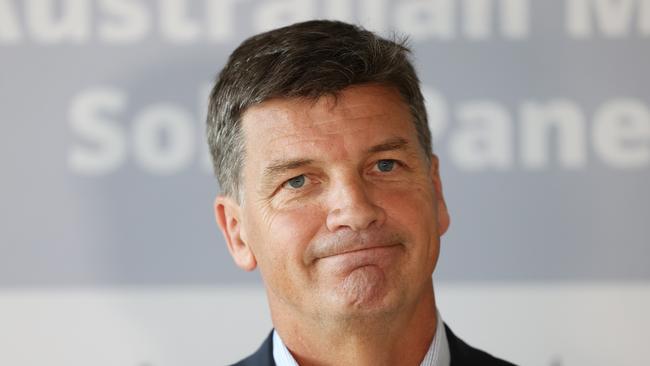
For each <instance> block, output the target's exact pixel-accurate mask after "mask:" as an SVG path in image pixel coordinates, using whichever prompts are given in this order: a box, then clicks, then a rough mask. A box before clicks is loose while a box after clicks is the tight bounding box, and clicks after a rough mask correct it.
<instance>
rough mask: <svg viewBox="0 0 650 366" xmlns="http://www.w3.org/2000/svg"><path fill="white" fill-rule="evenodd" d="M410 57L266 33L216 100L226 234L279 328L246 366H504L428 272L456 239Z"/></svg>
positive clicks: (250, 46) (341, 41)
mask: <svg viewBox="0 0 650 366" xmlns="http://www.w3.org/2000/svg"><path fill="white" fill-rule="evenodd" d="M408 53H409V50H408V49H407V48H406V47H405V46H404V45H402V44H399V43H396V42H392V41H388V40H385V39H382V38H380V37H378V36H376V35H375V34H373V33H371V32H368V31H365V30H363V29H360V28H358V27H355V26H352V25H349V24H345V23H340V22H333V21H310V22H305V23H298V24H294V25H291V26H288V27H284V28H280V29H276V30H273V31H270V32H267V33H263V34H259V35H256V36H254V37H252V38H250V39H248V40H246V41H244V43H242V44H241V45H240V46H239V47H238V48H237V49H236V50H235V51H234V52H233V53H232V55H231V56H230V59H229V60H228V63H227V65H226V66H225V67H224V69H223V70H222V71H221V73H220V75H219V78H218V80H217V83H216V85H215V87H214V89H213V90H212V93H211V95H210V108H209V112H208V113H209V114H208V128H207V133H208V141H209V144H210V149H211V153H212V157H213V161H214V169H215V172H216V175H217V178H218V180H219V183H220V185H221V188H222V190H223V192H222V194H221V195H219V196H218V197H217V198H216V201H215V206H214V209H215V215H216V219H217V223H218V225H219V227H220V229H221V231H222V232H223V235H224V237H225V239H226V242H227V245H228V249H229V251H230V253H231V254H232V257H233V258H234V260H235V262H236V264H237V265H238V266H239V267H241V268H243V269H244V270H247V271H251V270H253V269H255V268H259V269H260V272H261V275H262V279H263V281H264V283H265V286H266V291H267V297H268V302H269V306H270V310H271V318H272V321H273V325H274V328H275V329H274V330H273V331H272V332H271V334H270V335H269V337H268V338H267V340H266V341H265V342H264V343H263V345H262V347H261V348H260V349H259V350H258V351H257V352H256V353H255V354H253V355H252V356H250V357H249V358H247V359H245V360H243V361H241V362H240V363H238V365H276V364H277V365H296V364H299V365H420V364H423V365H445V366H447V365H508V364H509V363H507V362H505V361H501V360H498V359H496V358H493V357H492V356H490V355H488V354H487V353H484V352H482V351H479V350H476V349H474V348H471V347H470V346H468V345H466V344H465V343H463V342H462V341H461V340H459V339H458V338H457V337H456V336H455V335H454V334H453V333H452V332H451V331H450V330H449V328H448V327H446V326H445V325H444V324H443V322H442V320H441V318H440V316H439V314H438V312H437V310H436V303H435V296H434V291H433V283H432V278H431V277H432V273H433V270H434V268H435V265H436V262H437V259H438V253H439V248H440V236H441V235H442V234H444V233H445V231H446V230H447V227H448V226H449V215H448V213H447V208H446V206H445V202H444V199H443V196H442V185H441V182H440V176H439V173H438V159H437V157H436V156H435V155H433V154H432V152H431V151H432V150H431V134H430V132H429V128H428V123H427V116H426V111H425V107H424V102H423V98H422V94H421V92H420V88H419V81H418V78H417V76H416V74H415V71H414V68H413V66H412V65H411V63H410V61H409V60H408Z"/></svg>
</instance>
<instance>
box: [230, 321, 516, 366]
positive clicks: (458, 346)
mask: <svg viewBox="0 0 650 366" xmlns="http://www.w3.org/2000/svg"><path fill="white" fill-rule="evenodd" d="M445 333H447V341H448V342H449V353H450V355H451V366H474V365H477V366H508V365H510V366H512V365H513V364H512V363H510V362H507V361H504V360H500V359H498V358H495V357H493V356H491V355H490V354H488V353H486V352H483V351H481V350H478V349H476V348H473V347H472V346H469V345H468V344H467V343H465V342H463V341H462V340H461V339H460V338H458V337H456V335H455V334H454V333H453V332H452V331H451V329H449V327H448V326H447V324H445ZM233 366H275V362H274V361H273V332H271V334H269V336H268V337H266V340H265V341H264V343H262V346H261V347H260V348H259V349H258V350H257V351H256V352H255V353H253V354H252V355H250V356H248V357H247V358H245V359H243V360H241V361H239V362H237V363H236V364H234V365H233Z"/></svg>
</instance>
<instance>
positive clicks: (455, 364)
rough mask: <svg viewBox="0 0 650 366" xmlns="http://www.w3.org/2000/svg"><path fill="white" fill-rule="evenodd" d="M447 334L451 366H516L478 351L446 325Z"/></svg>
mask: <svg viewBox="0 0 650 366" xmlns="http://www.w3.org/2000/svg"><path fill="white" fill-rule="evenodd" d="M445 334H446V335H447V342H448V343H449V353H450V356H451V366H471V365H481V366H514V364H512V363H510V362H508V361H504V360H501V359H498V358H496V357H494V356H492V355H490V354H489V353H487V352H484V351H481V350H479V349H476V348H474V347H472V346H470V345H468V344H467V343H465V342H464V341H463V340H462V339H460V338H458V337H456V335H455V334H454V333H453V332H452V331H451V329H449V327H448V326H447V325H446V324H445Z"/></svg>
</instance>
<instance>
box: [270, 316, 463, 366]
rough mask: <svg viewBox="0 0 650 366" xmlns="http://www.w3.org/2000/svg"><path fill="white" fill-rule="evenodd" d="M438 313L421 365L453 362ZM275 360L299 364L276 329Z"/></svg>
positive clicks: (280, 363) (285, 365)
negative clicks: (433, 333)
mask: <svg viewBox="0 0 650 366" xmlns="http://www.w3.org/2000/svg"><path fill="white" fill-rule="evenodd" d="M437 315H438V316H437V318H438V323H437V324H436V334H435V336H434V337H433V341H431V345H430V346H429V350H428V351H427V354H426V355H425V356H424V359H423V360H422V362H420V366H449V364H450V362H451V359H450V355H449V343H448V342H447V334H446V333H445V326H444V324H443V322H442V318H440V313H439V312H438V313H437ZM273 360H274V361H275V364H276V365H277V366H298V363H297V362H296V360H295V359H294V358H293V356H292V355H291V352H289V350H288V349H287V347H286V346H285V345H284V342H282V338H280V335H279V334H278V332H276V331H275V330H274V331H273Z"/></svg>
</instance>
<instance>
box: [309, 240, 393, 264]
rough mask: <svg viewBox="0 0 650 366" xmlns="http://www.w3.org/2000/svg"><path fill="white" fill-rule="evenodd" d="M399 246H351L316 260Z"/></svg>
mask: <svg viewBox="0 0 650 366" xmlns="http://www.w3.org/2000/svg"><path fill="white" fill-rule="evenodd" d="M398 245H400V244H398V243H391V244H377V245H368V244H363V245H352V246H349V247H345V249H343V250H339V251H335V252H333V253H328V254H325V255H322V256H320V257H318V258H316V259H317V260H318V259H325V258H330V257H335V256H340V255H345V254H353V253H361V252H364V251H370V250H374V249H384V248H391V247H396V246H398Z"/></svg>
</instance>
